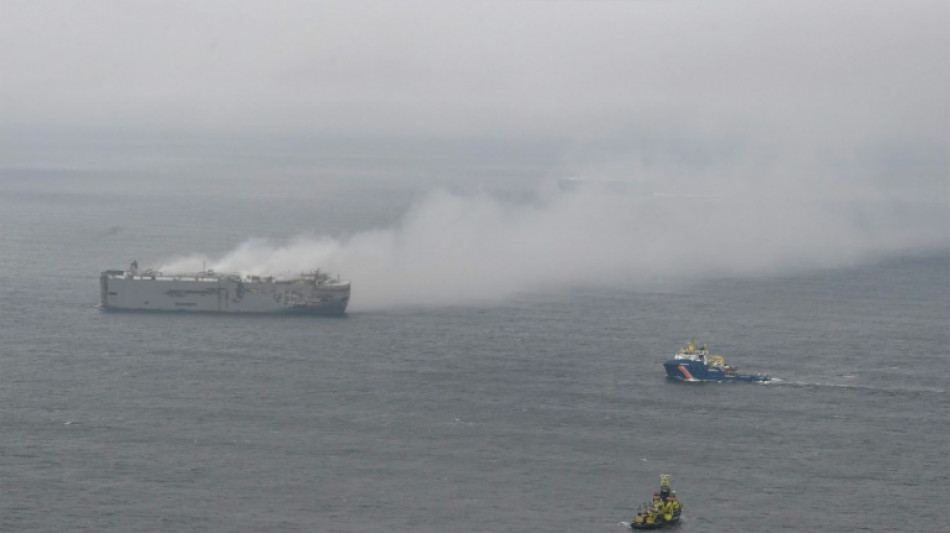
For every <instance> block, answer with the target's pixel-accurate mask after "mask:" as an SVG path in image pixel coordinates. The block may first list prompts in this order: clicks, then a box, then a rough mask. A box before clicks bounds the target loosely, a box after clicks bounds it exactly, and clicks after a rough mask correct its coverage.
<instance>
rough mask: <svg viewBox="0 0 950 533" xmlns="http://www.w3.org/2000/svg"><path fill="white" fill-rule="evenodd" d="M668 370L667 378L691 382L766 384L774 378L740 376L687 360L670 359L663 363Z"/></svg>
mask: <svg viewBox="0 0 950 533" xmlns="http://www.w3.org/2000/svg"><path fill="white" fill-rule="evenodd" d="M663 368H664V369H666V376H667V377H668V378H670V379H673V380H677V381H689V382H703V381H706V382H710V381H711V382H728V381H740V382H742V381H746V382H759V383H764V382H767V381H771V380H772V378H771V377H769V376H766V375H764V374H739V373H737V372H727V371H725V370H723V369H722V368H715V367H709V366H707V365H706V364H705V363H703V362H701V361H690V360H686V359H670V360H669V361H666V362H664V363H663Z"/></svg>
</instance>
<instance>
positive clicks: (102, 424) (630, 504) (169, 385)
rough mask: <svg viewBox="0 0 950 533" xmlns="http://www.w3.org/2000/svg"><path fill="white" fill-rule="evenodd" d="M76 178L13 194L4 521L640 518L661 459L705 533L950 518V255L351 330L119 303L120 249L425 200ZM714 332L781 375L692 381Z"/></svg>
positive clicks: (206, 241)
mask: <svg viewBox="0 0 950 533" xmlns="http://www.w3.org/2000/svg"><path fill="white" fill-rule="evenodd" d="M40 183H42V182H40ZM54 185H55V184H54ZM65 189H66V192H57V191H58V190H59V188H57V187H56V186H50V187H48V188H45V189H44V188H43V187H40V186H37V185H34V184H28V185H23V184H21V185H17V186H16V187H10V186H8V188H7V189H6V190H5V192H4V194H3V195H2V200H0V224H2V239H3V240H2V246H3V255H2V257H0V267H2V271H0V283H2V290H0V329H2V332H3V333H2V348H0V399H2V403H0V405H2V407H0V428H2V432H3V433H2V434H3V438H2V440H0V483H2V485H0V488H2V499H0V529H2V530H6V531H75V530H96V531H124V532H136V531H142V532H146V531H248V532H251V531H254V532H257V531H340V532H348V531H354V532H355V531H369V530H378V529H379V528H385V529H386V530H389V531H412V532H445V531H482V532H509V531H535V530H555V531H571V532H581V531H590V532H594V531H620V530H621V529H620V528H621V526H620V524H619V523H620V522H621V521H626V520H630V518H631V517H632V512H633V509H634V507H635V506H636V504H638V503H641V502H642V501H645V500H646V499H647V498H648V497H649V495H650V494H651V493H652V492H653V491H654V489H655V486H656V484H657V480H658V476H659V475H660V474H661V473H670V474H672V475H673V482H674V487H675V488H676V489H677V491H678V493H679V494H680V497H681V499H682V500H683V501H684V503H685V513H684V520H683V524H682V526H681V527H680V531H684V532H685V531H829V532H830V531H835V532H837V531H894V530H901V531H928V532H929V531H939V530H945V529H947V528H948V525H950V521H948V520H950V519H948V511H947V509H948V504H950V501H948V499H950V461H948V454H947V451H948V448H947V446H948V436H950V428H948V420H950V417H948V396H947V383H948V378H950V364H948V355H950V353H948V346H950V334H948V317H950V309H948V306H950V256H948V255H946V254H937V255H924V256H914V257H903V258H896V259H890V260H885V261H882V262H877V263H872V264H866V265H863V266H859V267H855V268H851V269H839V270H822V271H812V272H808V273H804V274H800V275H797V276H789V277H778V278H767V279H766V278H763V279H753V280H748V279H747V280H718V281H710V282H707V283H705V284H702V285H699V286H697V287H692V288H688V289H680V290H672V289H671V290H655V291H645V290H632V289H631V290H606V289H564V290H558V291H554V290H549V291H541V292H533V293H528V294H523V295H520V296H518V297H515V298H513V299H510V300H508V301H506V302H504V303H500V304H497V305H490V306H483V307H464V306H459V307H447V308H446V307H443V308H438V309H431V310H426V309H422V310H420V309H415V310H395V311H387V312H382V311H360V310H359V308H358V305H355V306H354V311H353V312H351V313H349V315H348V316H347V317H345V318H340V319H333V318H329V319H328V318H313V317H280V318H274V317H241V316H226V315H224V316H218V315H199V316H193V315H179V314H157V315H151V314H138V313H131V314H123V313H101V312H100V311H98V310H97V309H95V307H94V305H95V303H97V302H96V298H97V290H98V288H97V274H98V272H99V270H102V269H104V268H113V267H117V266H121V265H117V264H116V258H117V257H118V258H123V259H124V258H127V257H135V256H137V257H144V256H146V255H148V254H152V255H153V256H162V255H171V254H175V253H181V252H183V251H186V252H187V251H193V250H212V251H225V250H228V249H230V248H231V247H233V246H234V245H235V244H237V243H238V242H241V241H242V240H243V239H245V238H246V237H247V236H248V235H252V234H256V235H258V236H271V235H273V236H287V235H293V234H294V233H296V232H299V231H300V230H301V228H302V227H315V226H317V225H318V224H319V227H320V228H328V229H326V231H328V232H334V231H340V232H342V231H348V230H350V231H352V230H353V229H354V228H357V229H358V228H362V227H372V226H373V225H376V224H379V223H385V222H386V221H387V220H389V219H390V218H392V217H393V216H394V213H395V212H398V211H399V209H398V206H397V207H387V206H389V205H390V204H387V200H382V199H380V197H379V196H378V195H373V194H370V192H371V191H370V192H367V191H362V190H360V191H355V192H354V191H352V190H350V191H343V192H339V191H337V193H336V195H335V196H334V195H330V196H329V197H328V198H327V199H325V201H324V202H323V203H322V204H320V205H319V206H317V207H318V208H314V206H313V205H305V204H304V203H303V202H300V201H295V200H294V199H293V197H292V195H285V196H281V195H277V197H276V198H272V199H270V200H267V201H260V202H253V201H250V200H247V199H246V198H244V197H240V196H234V197H233V198H232V199H231V200H229V201H228V202H223V203H214V202H207V201H206V199H207V198H208V196H198V197H196V198H189V197H187V195H184V196H181V197H179V196H175V195H174V194H165V195H158V196H155V195H150V194H144V193H143V194H135V192H134V191H133V190H131V189H129V188H127V187H126V188H123V187H118V188H117V189H116V190H110V187H102V188H100V189H97V190H94V191H92V192H83V191H80V190H78V189H76V188H70V187H65ZM402 194H403V195H404V196H402V197H399V198H398V199H397V200H398V201H395V203H396V204H398V203H399V201H408V198H409V197H410V196H411V191H410V192H406V191H403V192H402ZM347 195H350V196H347ZM356 196H359V197H360V198H361V202H360V205H361V206H363V207H364V208H366V206H375V207H376V208H373V209H366V211H365V215H364V216H363V217H362V218H361V216H360V214H359V213H360V210H359V209H356V208H354V206H353V203H352V202H351V200H352V199H353V198H355V197H356ZM242 198H243V199H242ZM387 198H389V200H388V201H389V202H394V201H393V200H392V197H391V196H389V197H387ZM373 202H376V203H373ZM315 212H319V213H320V214H319V215H314V213H315ZM308 225H309V226H308ZM314 229H316V227H315V228H314ZM255 230H257V231H255ZM354 283H355V284H354V304H356V303H357V300H356V298H357V297H358V280H354ZM690 337H694V338H696V339H697V340H698V341H699V342H707V343H709V344H710V345H711V346H712V347H713V348H714V349H715V351H716V352H717V353H722V354H724V355H725V356H726V357H727V360H728V361H730V362H732V363H735V364H737V365H739V366H740V367H742V368H744V369H748V370H764V371H768V372H769V373H771V374H772V375H774V376H776V377H777V378H779V379H778V381H777V382H775V383H772V384H769V385H755V384H700V385H698V386H696V385H693V384H679V383H673V382H668V381H667V380H666V379H665V378H664V372H663V368H662V366H661V362H662V359H663V358H664V357H666V356H667V355H669V354H671V353H672V352H673V351H674V350H675V349H676V348H677V347H678V346H679V345H680V344H682V343H683V342H685V341H686V340H688V339H689V338H690Z"/></svg>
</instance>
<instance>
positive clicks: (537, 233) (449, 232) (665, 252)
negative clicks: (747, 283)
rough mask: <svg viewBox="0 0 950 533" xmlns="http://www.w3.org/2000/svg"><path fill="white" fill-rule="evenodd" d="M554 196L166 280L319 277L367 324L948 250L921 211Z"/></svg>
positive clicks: (616, 188)
mask: <svg viewBox="0 0 950 533" xmlns="http://www.w3.org/2000/svg"><path fill="white" fill-rule="evenodd" d="M551 185H552V184H546V186H544V187H541V188H540V189H539V191H538V194H537V197H536V199H535V201H531V202H524V201H520V202H515V201H510V200H503V199H500V198H498V197H495V196H492V195H489V194H484V193H482V194H469V195H462V194H452V193H448V192H445V191H437V192H433V193H431V194H430V195H428V196H427V197H425V198H424V199H423V200H421V201H420V202H418V203H417V204H416V205H415V206H414V207H413V208H412V209H411V210H410V211H409V212H407V213H406V214H405V216H404V217H403V219H402V220H401V222H400V223H399V224H398V225H396V226H394V227H391V228H385V229H380V230H376V231H367V232H363V233H359V234H356V235H353V236H351V237H349V238H346V239H331V238H297V239H292V240H290V241H288V242H273V241H266V240H253V239H252V240H249V241H247V242H245V243H244V244H242V245H240V246H239V247H237V248H236V249H234V250H232V251H231V252H229V253H227V254H226V255H224V256H223V257H220V258H207V257H202V256H193V257H189V258H183V259H178V260H174V261H172V262H170V263H168V264H166V265H164V266H163V267H162V269H163V270H165V271H182V270H185V271H187V270H197V269H199V268H200V267H201V266H202V263H203V262H207V265H208V266H210V267H212V268H214V269H216V270H219V271H237V272H242V273H246V274H271V275H272V274H280V273H291V272H299V271H306V270H310V269H313V268H314V267H315V266H319V267H321V268H323V269H325V270H329V271H331V272H339V273H342V275H343V276H345V277H346V278H347V279H350V280H351V281H353V283H354V296H353V304H352V309H353V310H371V309H383V308H400V307H417V306H442V305H463V304H465V305H470V304H491V303H494V302H497V301H500V300H503V299H505V298H507V297H510V296H512V295H513V294H516V293H518V292H522V291H531V290H538V289H545V288H550V287H551V286H554V287H561V288H563V287H577V286H607V285H611V286H617V285H619V286H623V287H626V288H632V289H643V288H648V287H650V286H653V285H654V284H657V283H662V284H664V285H666V284H669V283H684V282H691V281H697V280H703V279H708V278H711V277H716V276H762V275H774V274H781V273H787V272H796V271H800V270H802V269H809V268H815V267H836V266H842V265H849V264H853V263H855V262H857V261H861V260H865V259H868V258H877V257H882V256H886V255H889V254H893V253H898V252H907V251H917V250H927V249H934V248H946V247H948V246H950V238H948V235H947V231H946V230H945V229H941V228H940V226H939V225H935V224H934V222H935V220H932V219H928V217H927V216H926V215H918V216H908V212H915V213H919V214H920V213H926V212H927V210H926V209H924V210H921V209H920V207H921V205H920V204H912V205H909V206H905V207H904V208H901V206H902V205H904V204H901V203H894V202H887V203H882V202H880V201H878V200H875V199H873V198H867V197H865V198H851V199H847V198H834V197H832V198H827V197H824V198H818V197H816V196H815V195H805V194H792V193H791V192H789V191H784V192H781V193H778V194H771V195H767V196H764V195H761V194H749V193H742V192H740V191H735V190H720V191H719V193H718V194H715V195H690V194H679V193H664V192H644V187H643V186H642V184H629V183H624V182H615V181H596V180H588V181H576V182H572V183H567V184H565V183H564V182H562V183H561V184H560V185H561V186H560V187H553V186H551ZM565 185H567V186H568V189H569V190H566V191H565V190H562V189H563V187H564V186H565ZM937 218H938V219H939V217H937ZM938 221H939V220H938Z"/></svg>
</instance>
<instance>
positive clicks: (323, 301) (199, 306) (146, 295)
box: [99, 263, 350, 315]
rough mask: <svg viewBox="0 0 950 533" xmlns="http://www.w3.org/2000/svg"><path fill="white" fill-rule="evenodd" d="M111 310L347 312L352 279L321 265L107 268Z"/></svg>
mask: <svg viewBox="0 0 950 533" xmlns="http://www.w3.org/2000/svg"><path fill="white" fill-rule="evenodd" d="M99 290H100V307H101V308H102V309H106V310H134V311H205V312H217V313H304V314H323V315H342V314H343V313H344V312H345V311H346V305H347V303H349V300H350V282H348V281H340V279H339V278H332V277H330V276H329V275H328V274H326V273H323V272H320V271H319V270H316V271H313V272H310V273H307V274H301V275H298V276H292V277H286V278H275V277H270V276H268V277H262V276H242V275H240V274H231V273H219V272H215V271H213V270H205V271H202V272H197V273H192V274H163V273H162V272H158V271H155V270H151V269H145V270H139V269H138V266H137V264H136V263H133V264H132V267H130V268H129V270H106V271H104V272H102V274H101V275H100V276H99Z"/></svg>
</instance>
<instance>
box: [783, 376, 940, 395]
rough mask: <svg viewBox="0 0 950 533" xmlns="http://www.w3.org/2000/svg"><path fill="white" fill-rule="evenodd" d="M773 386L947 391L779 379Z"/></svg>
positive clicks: (904, 391)
mask: <svg viewBox="0 0 950 533" xmlns="http://www.w3.org/2000/svg"><path fill="white" fill-rule="evenodd" d="M771 384H772V385H773V386H785V387H801V388H812V389H853V390H860V391H870V392H886V393H892V394H893V393H930V394H946V392H947V390H946V389H944V388H940V387H926V386H923V387H907V386H901V387H883V386H879V385H865V384H860V383H834V382H828V381H784V380H781V379H775V378H773V379H772V383H771Z"/></svg>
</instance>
